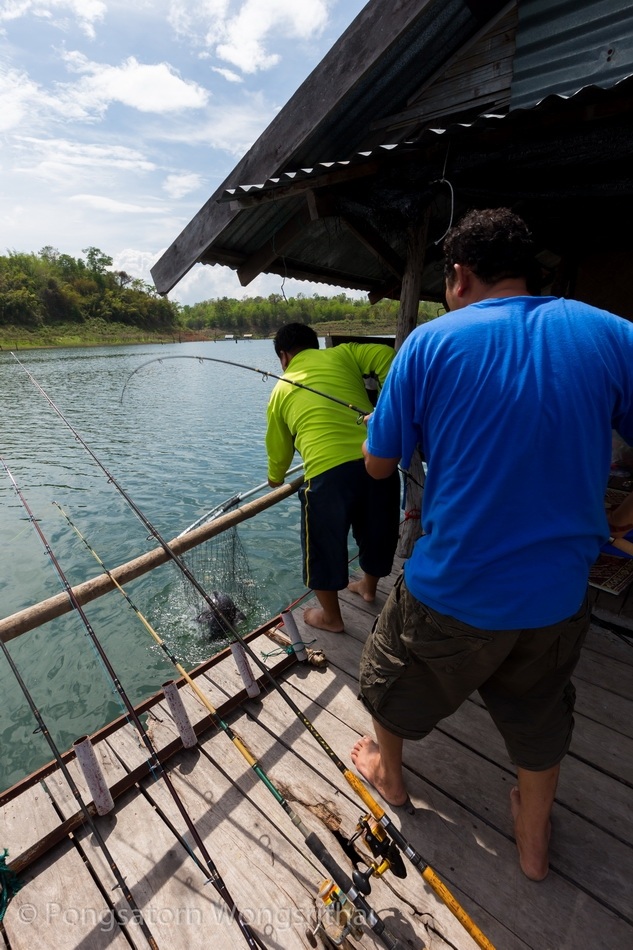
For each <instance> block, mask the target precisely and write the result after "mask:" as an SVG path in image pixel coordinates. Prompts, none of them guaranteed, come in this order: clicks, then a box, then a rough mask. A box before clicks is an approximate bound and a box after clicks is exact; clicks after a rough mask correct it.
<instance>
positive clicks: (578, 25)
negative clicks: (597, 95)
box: [510, 0, 633, 109]
mask: <svg viewBox="0 0 633 950" xmlns="http://www.w3.org/2000/svg"><path fill="white" fill-rule="evenodd" d="M632 74H633V4H631V2H630V0H572V2H570V0H522V2H521V3H519V25H518V30H517V36H516V54H515V59H514V76H513V80H512V96H511V104H510V108H511V109H515V108H519V107H527V106H532V105H534V104H535V103H537V102H539V101H540V100H541V99H543V98H544V97H545V96H546V95H549V94H551V93H557V94H559V95H571V94H572V93H574V92H576V91H577V90H578V89H581V88H583V87H584V86H602V87H605V88H606V87H609V86H613V85H615V83H617V82H619V81H620V80H622V79H625V78H626V77H627V76H630V75H632Z"/></svg>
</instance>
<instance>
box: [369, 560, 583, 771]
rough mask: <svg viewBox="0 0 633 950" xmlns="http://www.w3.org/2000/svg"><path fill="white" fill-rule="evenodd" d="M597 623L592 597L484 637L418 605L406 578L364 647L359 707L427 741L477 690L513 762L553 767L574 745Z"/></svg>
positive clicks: (393, 729)
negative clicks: (579, 692)
mask: <svg viewBox="0 0 633 950" xmlns="http://www.w3.org/2000/svg"><path fill="white" fill-rule="evenodd" d="M590 617H591V611H590V604H589V597H588V596H587V597H585V600H584V603H583V604H582V606H581V607H580V609H579V611H578V612H577V613H576V614H575V615H574V616H573V617H570V618H568V619H567V620H563V621H561V622H560V623H556V624H552V625H551V626H548V627H538V628H536V629H533V630H481V629H479V628H478V627H471V626H469V625H468V624H466V623H463V622H462V621H460V620H455V619H454V618H453V617H448V616H446V615H444V614H440V613H438V612H437V611H435V610H432V609H431V608H429V607H426V606H425V605H424V604H422V603H420V601H418V600H416V598H415V597H413V595H412V594H411V593H410V592H409V591H408V590H407V588H406V586H405V583H404V577H403V576H402V575H401V576H400V577H399V578H398V580H397V581H396V584H395V585H394V588H393V590H392V592H391V594H390V595H389V598H388V599H387V602H386V604H385V606H384V608H383V610H382V613H381V614H380V616H379V617H378V619H377V621H376V624H375V626H374V630H373V631H372V633H371V635H370V636H369V638H368V640H367V643H366V644H365V649H364V651H363V655H362V658H361V669H360V698H361V699H362V701H363V702H364V704H365V705H366V706H367V708H368V709H369V711H370V712H371V714H372V716H373V717H374V718H375V719H376V720H377V722H379V723H380V724H381V725H382V726H384V728H385V729H387V730H388V731H389V732H392V733H394V734H395V735H397V736H402V737H403V738H405V739H421V738H422V737H423V736H426V735H428V733H429V732H430V731H431V730H432V729H433V727H434V726H435V725H437V723H438V722H439V721H440V720H441V719H445V718H446V717H447V716H450V715H451V713H453V712H455V710H456V709H458V708H459V706H461V704H462V703H463V702H464V701H465V700H466V699H467V698H468V696H470V694H471V693H472V692H474V691H475V690H479V694H480V696H481V698H482V699H483V701H484V703H485V704H486V707H487V709H488V711H489V712H490V715H491V716H492V718H493V720H494V722H495V724H496V726H497V728H498V729H499V731H500V733H501V735H502V736H503V739H504V742H505V744H506V748H507V750H508V754H509V755H510V758H511V760H512V762H514V764H515V765H518V766H519V767H521V768H525V769H529V770H531V771H541V770H543V769H548V768H551V767H552V766H554V765H556V764H557V763H558V762H560V760H561V759H562V758H563V757H564V756H565V754H566V752H567V750H568V749H569V744H570V742H571V735H572V731H573V726H574V718H573V710H574V701H575V695H576V691H575V689H574V686H573V684H572V683H571V679H570V677H571V674H572V672H573V670H574V668H575V666H576V663H577V662H578V658H579V656H580V648H581V646H582V644H583V642H584V639H585V635H586V633H587V630H588V629H589V623H590Z"/></svg>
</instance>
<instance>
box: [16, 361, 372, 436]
mask: <svg viewBox="0 0 633 950" xmlns="http://www.w3.org/2000/svg"><path fill="white" fill-rule="evenodd" d="M12 355H15V354H12ZM163 360H197V361H198V362H199V363H224V364H225V365H226V366H237V367H238V369H248V370H250V371H251V372H252V373H257V374H258V375H259V376H261V377H262V381H263V382H265V381H266V380H267V379H269V378H270V379H280V380H281V381H282V382H283V383H290V385H291V386H296V387H297V388H298V389H305V390H307V392H309V393H314V394H315V395H317V396H323V398H324V399H329V400H331V402H336V403H338V404H339V406H345V408H346V409H351V410H352V411H353V412H355V413H357V415H358V419H357V420H356V421H357V423H358V424H359V425H360V424H361V423H362V422H363V420H364V418H365V416H366V415H368V414H369V412H370V410H367V409H360V408H359V407H358V406H355V405H353V403H349V402H345V400H344V399H337V397H336V396H331V395H330V394H329V393H324V392H321V390H320V389H314V388H313V387H312V386H306V385H305V383H298V382H297V381H296V379H288V377H287V376H278V375H276V373H271V372H270V370H267V369H258V368H257V367H256V366H247V365H246V364H245V363H234V362H232V361H231V360H220V359H217V357H214V356H194V355H193V354H187V353H179V354H178V355H174V356H157V357H156V358H155V359H153V360H147V361H146V362H145V363H141V365H140V366H137V367H136V369H135V370H133V372H131V373H130V375H129V376H128V378H127V380H126V381H125V386H124V387H123V392H122V393H121V402H123V396H124V395H125V390H126V389H127V386H128V383H129V382H130V380H131V379H132V376H135V375H136V373H138V372H140V370H142V369H143V367H145V366H149V365H150V363H162V362H163Z"/></svg>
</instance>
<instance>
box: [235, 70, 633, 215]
mask: <svg viewBox="0 0 633 950" xmlns="http://www.w3.org/2000/svg"><path fill="white" fill-rule="evenodd" d="M612 85H613V91H612V90H609V89H605V88H603V87H602V86H595V85H592V86H585V87H583V88H582V89H578V90H577V91H574V92H572V93H570V94H552V95H548V96H546V97H545V98H542V99H541V100H540V102H538V103H537V104H536V105H533V106H530V107H523V108H517V109H515V110H513V111H512V112H508V113H504V114H502V115H495V114H484V115H480V116H478V117H477V118H476V119H475V120H474V121H473V122H453V123H451V124H449V125H446V126H445V127H437V128H424V129H422V131H421V132H420V133H419V134H418V135H417V137H416V138H415V140H411V141H407V142H396V143H393V144H391V145H379V146H377V147H376V148H374V149H367V150H365V151H362V152H356V153H355V154H354V155H352V156H350V157H349V158H348V159H345V160H344V161H328V162H317V163H316V164H315V165H313V166H311V167H308V168H296V169H288V170H287V171H284V172H282V173H281V174H280V175H276V176H274V177H272V178H268V179H266V181H263V182H257V183H254V182H253V183H248V184H247V183H239V184H237V183H236V184H235V185H234V186H233V187H231V188H226V189H225V190H224V191H223V192H222V193H221V194H220V195H219V196H218V198H217V199H216V200H217V201H218V202H232V201H237V202H239V201H240V199H243V198H246V197H250V198H252V199H253V200H254V201H255V202H257V199H258V197H260V198H261V196H263V195H265V194H266V195H268V194H270V195H274V194H275V193H276V192H285V191H288V192H292V191H293V186H297V185H298V184H299V183H301V182H305V183H306V184H309V183H314V182H315V181H318V179H319V178H320V177H321V176H323V175H326V174H332V173H333V172H337V171H344V170H347V169H351V168H356V167H358V166H362V165H363V164H366V163H367V164H370V163H374V162H376V161H378V162H384V161H385V160H386V159H387V158H388V157H389V156H394V155H396V154H397V155H400V156H401V155H403V154H406V153H407V152H411V151H415V150H419V149H421V148H424V147H426V146H429V145H431V146H432V145H434V144H436V143H437V141H438V140H439V139H440V138H442V137H444V138H452V137H458V136H460V135H468V134H470V133H471V130H472V133H473V134H474V133H476V132H484V131H486V130H489V131H492V130H494V129H497V128H499V127H500V126H503V127H505V128H512V127H513V126H514V125H517V126H519V125H520V126H524V125H525V124H526V121H529V120H530V117H534V118H535V119H537V120H538V117H539V116H543V115H548V116H551V117H555V116H556V115H565V116H566V117H569V115H570V114H571V112H572V110H573V109H576V110H577V111H582V110H583V109H585V108H587V107H591V108H592V109H593V108H595V107H598V108H599V107H600V105H601V103H605V104H606V103H613V102H614V101H615V100H616V99H619V100H623V101H625V102H626V101H627V100H629V101H630V103H631V111H633V75H630V76H628V77H627V78H626V79H623V80H620V81H619V82H616V83H613V84H612ZM615 87H617V89H616V88H615ZM257 203H259V202H257Z"/></svg>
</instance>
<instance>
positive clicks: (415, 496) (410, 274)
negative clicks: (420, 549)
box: [396, 209, 430, 558]
mask: <svg viewBox="0 0 633 950" xmlns="http://www.w3.org/2000/svg"><path fill="white" fill-rule="evenodd" d="M429 218H430V211H429V210H428V209H427V211H426V212H425V215H424V218H423V219H422V221H421V222H420V223H419V224H416V225H412V226H411V227H410V228H409V233H408V241H407V262H406V269H405V272H404V277H403V278H402V290H401V293H400V309H399V311H398V322H397V325H396V351H397V350H399V349H400V347H401V346H402V344H403V343H404V341H405V340H406V338H407V337H408V336H409V334H410V333H411V332H412V331H413V330H414V329H415V327H416V326H417V322H418V308H419V304H420V288H421V286H422V271H423V269H424V256H425V251H426V239H427V234H428V230H429ZM407 472H408V474H409V475H410V478H407V479H406V484H405V506H404V508H405V516H404V518H405V520H404V524H403V525H402V529H401V531H400V540H399V542H398V550H397V551H396V555H397V556H398V557H401V558H407V557H409V556H410V555H411V552H412V551H413V545H414V544H415V542H416V541H417V539H418V538H419V537H420V536H421V534H422V521H421V512H422V491H423V488H424V469H423V468H422V457H421V455H420V452H419V450H418V449H416V450H415V452H414V453H413V458H412V459H411V464H410V465H409V468H408V470H407Z"/></svg>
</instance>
